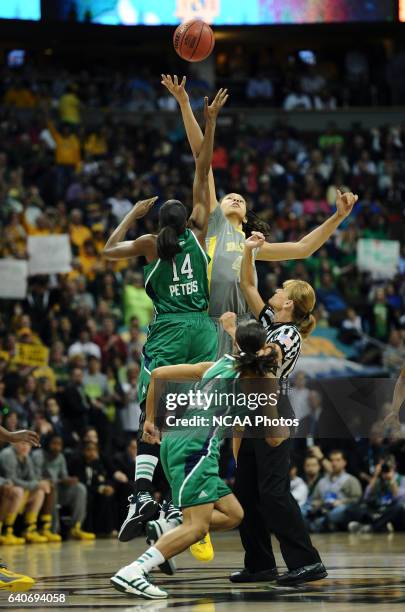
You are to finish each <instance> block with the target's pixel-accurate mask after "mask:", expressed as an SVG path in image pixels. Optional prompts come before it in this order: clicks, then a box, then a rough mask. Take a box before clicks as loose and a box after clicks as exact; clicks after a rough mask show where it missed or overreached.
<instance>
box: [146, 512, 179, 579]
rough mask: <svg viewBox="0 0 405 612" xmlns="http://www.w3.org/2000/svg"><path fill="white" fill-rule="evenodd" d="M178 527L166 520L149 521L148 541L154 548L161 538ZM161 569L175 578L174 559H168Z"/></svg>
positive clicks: (147, 525) (160, 566)
mask: <svg viewBox="0 0 405 612" xmlns="http://www.w3.org/2000/svg"><path fill="white" fill-rule="evenodd" d="M175 527H177V525H175V524H174V523H173V522H171V521H168V520H167V519H165V518H159V519H156V521H149V522H148V523H146V541H147V543H148V544H149V545H150V546H153V545H154V544H155V543H156V542H157V541H158V539H159V538H160V536H162V535H163V534H164V533H167V532H168V531H171V530H172V529H174V528H175ZM159 569H160V571H161V572H163V573H164V574H167V576H173V574H175V572H176V569H177V568H176V562H175V560H174V557H172V558H171V559H166V560H165V561H163V563H161V564H160V565H159Z"/></svg>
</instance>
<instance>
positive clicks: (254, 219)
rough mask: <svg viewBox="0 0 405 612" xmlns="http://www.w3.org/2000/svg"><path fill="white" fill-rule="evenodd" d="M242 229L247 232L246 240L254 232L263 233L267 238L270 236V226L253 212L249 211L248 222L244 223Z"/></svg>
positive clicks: (247, 214)
mask: <svg viewBox="0 0 405 612" xmlns="http://www.w3.org/2000/svg"><path fill="white" fill-rule="evenodd" d="M242 229H243V231H244V232H245V236H246V238H249V236H250V235H251V234H252V232H261V233H262V234H263V236H265V238H267V237H268V236H270V231H271V230H270V225H269V224H268V223H266V222H265V221H263V219H260V217H258V215H256V213H254V212H253V211H252V210H248V211H247V213H246V221H244V222H243V223H242Z"/></svg>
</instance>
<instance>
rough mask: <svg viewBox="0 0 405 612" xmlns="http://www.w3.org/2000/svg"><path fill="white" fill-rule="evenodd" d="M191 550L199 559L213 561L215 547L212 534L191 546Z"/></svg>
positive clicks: (195, 557)
mask: <svg viewBox="0 0 405 612" xmlns="http://www.w3.org/2000/svg"><path fill="white" fill-rule="evenodd" d="M190 552H191V554H192V555H193V557H194V559H197V561H204V562H206V561H212V560H213V558H214V547H213V545H212V542H211V538H210V534H209V533H207V535H206V536H205V537H204V538H203V539H202V540H200V541H199V542H196V543H195V544H192V546H190Z"/></svg>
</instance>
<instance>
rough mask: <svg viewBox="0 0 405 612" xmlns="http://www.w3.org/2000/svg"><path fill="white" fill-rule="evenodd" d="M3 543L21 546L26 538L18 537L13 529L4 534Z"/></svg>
mask: <svg viewBox="0 0 405 612" xmlns="http://www.w3.org/2000/svg"><path fill="white" fill-rule="evenodd" d="M1 539H2V542H1V543H2V544H5V545H6V546H21V544H25V538H18V537H17V536H16V535H14V533H13V532H12V531H8V530H7V533H6V534H5V535H3V536H2V538H1Z"/></svg>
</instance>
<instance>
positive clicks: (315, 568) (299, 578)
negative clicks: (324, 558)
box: [277, 563, 328, 586]
mask: <svg viewBox="0 0 405 612" xmlns="http://www.w3.org/2000/svg"><path fill="white" fill-rule="evenodd" d="M327 575H328V572H327V571H326V568H325V566H324V564H323V563H314V564H313V565H304V566H303V567H298V568H297V569H295V570H291V571H289V572H287V573H286V574H282V575H281V576H280V577H279V578H277V584H279V585H280V586H293V585H295V584H300V583H301V582H312V581H313V580H322V578H326V576H327Z"/></svg>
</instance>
